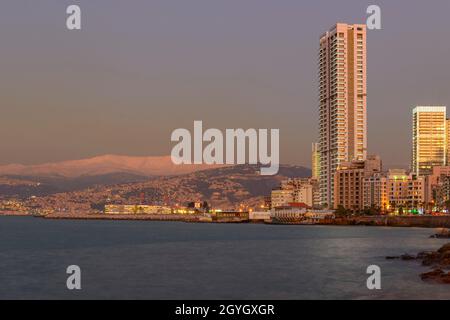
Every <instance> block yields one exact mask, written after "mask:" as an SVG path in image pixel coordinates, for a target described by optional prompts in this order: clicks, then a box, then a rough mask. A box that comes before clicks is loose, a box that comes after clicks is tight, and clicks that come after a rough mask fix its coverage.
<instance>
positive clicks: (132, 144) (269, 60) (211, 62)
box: [0, 1, 450, 168]
mask: <svg viewBox="0 0 450 320" xmlns="http://www.w3.org/2000/svg"><path fill="white" fill-rule="evenodd" d="M347 2H348V5H346V6H342V5H340V4H335V3H334V2H331V1H329V2H327V1H324V2H323V3H320V4H313V3H309V4H298V3H295V4H294V3H292V2H290V1H285V2H280V3H278V4H277V5H276V6H274V4H272V3H269V2H258V10H253V6H251V5H249V4H252V3H256V2H252V1H250V2H249V4H245V5H243V6H242V8H241V10H240V11H239V13H235V11H234V10H232V8H233V7H234V6H233V5H228V4H225V3H222V4H219V7H220V10H218V7H217V6H212V5H211V6H209V5H204V6H202V8H203V9H202V10H201V11H196V10H192V9H189V7H191V6H187V5H183V4H181V3H180V6H177V7H176V8H173V7H171V6H170V5H167V4H164V3H163V2H158V1H155V2H152V3H151V4H148V3H144V2H140V3H139V5H136V6H135V7H133V8H128V7H127V6H125V5H123V4H121V3H120V2H118V1H111V2H108V7H107V8H103V7H102V6H101V5H99V4H98V3H101V2H98V3H97V4H93V3H89V2H88V1H79V4H80V6H81V7H82V8H83V13H84V17H86V19H87V20H86V23H85V24H84V25H83V26H84V29H83V30H82V31H81V32H80V33H78V34H68V33H67V30H64V24H63V23H61V21H62V19H61V15H60V12H64V10H65V4H55V3H53V2H51V1H42V4H41V5H40V6H39V7H38V8H33V11H30V10H27V7H26V4H24V3H18V2H15V1H7V2H6V3H5V5H4V8H5V10H2V12H1V13H0V15H1V19H0V20H1V28H0V35H1V36H2V39H3V41H4V44H5V52H4V54H3V56H4V58H3V60H2V61H3V62H1V64H2V69H3V70H4V77H2V80H1V86H0V87H1V88H2V89H1V94H2V97H3V101H2V115H3V116H2V120H0V134H1V135H2V137H3V139H2V141H1V142H0V147H1V149H2V151H3V152H2V157H1V158H0V163H1V164H8V163H24V164H31V163H33V164H38V163H45V162H54V161H60V160H70V159H82V158H88V157H92V156H96V155H102V154H124V155H133V156H144V155H168V154H170V148H171V144H170V141H169V139H170V132H171V131H172V130H173V129H174V128H177V127H186V126H188V125H189V124H190V123H192V121H193V120H197V119H202V120H204V121H205V122H207V123H208V124H209V125H210V126H211V127H217V128H226V127H242V128H249V127H279V128H280V143H281V144H280V152H281V157H280V159H281V161H280V162H281V163H287V164H289V163H292V164H301V165H304V166H307V167H310V162H311V161H310V158H311V155H310V152H309V150H310V145H311V142H313V141H316V140H317V137H316V136H317V134H316V132H317V129H316V122H317V103H316V101H317V89H316V87H317V76H316V69H315V67H316V66H315V63H316V55H317V45H316V44H317V41H318V39H319V37H320V34H321V33H323V32H324V31H325V30H327V28H329V27H330V25H332V24H333V23H335V22H336V21H343V22H349V23H364V22H365V19H366V17H367V16H366V13H365V9H366V8H367V5H368V2H367V3H365V2H364V1H363V2H357V1H347ZM325 3H326V6H327V8H329V9H330V10H323V6H324V4H325ZM434 3H435V5H434V6H429V5H427V4H422V3H419V2H414V1H411V2H409V3H408V7H405V6H402V5H401V4H392V3H389V2H387V1H380V3H379V5H380V6H381V8H382V12H383V29H382V30H376V31H368V38H369V44H368V47H369V59H368V74H369V75H370V80H369V84H368V86H369V87H370V92H369V96H368V118H370V122H369V125H368V141H369V146H370V147H369V150H368V152H369V153H376V154H380V156H381V157H382V158H383V161H384V163H385V164H386V166H387V167H395V168H397V167H408V166H409V163H410V150H411V137H410V132H411V123H410V121H408V119H409V115H410V110H411V109H412V107H413V106H416V105H436V104H437V105H448V101H450V95H449V92H448V90H447V89H446V86H445V83H448V80H449V76H450V70H449V67H448V64H446V63H445V62H446V59H445V57H446V56H447V53H449V52H450V47H449V45H448V44H447V43H445V42H442V41H438V42H436V39H439V38H441V37H442V36H443V35H445V30H448V27H447V26H446V24H448V23H449V22H447V20H446V19H444V18H442V16H441V15H443V14H444V13H445V12H446V8H448V2H446V1H435V2H434ZM194 7H195V6H194ZM344 7H345V8H344ZM219 11H220V14H219ZM269 12H270V13H271V14H273V16H272V15H271V17H273V20H267V17H268V16H269V15H268V14H269ZM311 12H313V13H314V14H309V13H311ZM307 13H308V14H307ZM105 15H106V16H107V17H108V18H111V19H101V16H105ZM421 15H425V16H430V15H433V16H434V18H433V19H429V23H427V25H420V26H419V25H417V24H416V23H415V21H417V20H418V19H419V18H420V17H421ZM161 16H163V17H165V18H164V19H162V18H160V17H161ZM11 17H14V20H13V19H12V18H11ZM43 17H45V19H42V18H43ZM121 17H122V18H123V19H121ZM144 17H147V18H148V19H144ZM218 17H222V18H221V19H219V20H217V18H218ZM250 17H251V18H252V19H251V21H252V24H249V23H248V21H249V19H250ZM312 17H314V19H312ZM440 17H441V18H440ZM230 19H233V22H234V23H233V24H230V22H229V20H230ZM25 21H27V23H24V22H25ZM100 21H101V22H100ZM115 21H125V22H124V23H123V24H120V25H118V24H115ZM144 21H145V22H144ZM193 21H197V23H192V22H193ZM171 23H172V24H171ZM60 25H61V28H58V26H60ZM206 25H208V26H209V28H206V29H205V28H204V26H206ZM181 26H186V28H181ZM405 30H407V31H408V32H406V31H405ZM238 31H239V32H238ZM130 34H133V35H136V37H127V35H130ZM400 34H402V37H401V39H402V41H397V40H398V39H399V38H398V37H399V35H400ZM219 35H220V36H219ZM261 35H264V36H261ZM417 37H419V38H420V39H421V44H422V45H421V46H416V45H414V46H413V44H414V43H415V39H416V38H417ZM136 39H144V40H146V41H137V40H136ZM268 43H271V45H270V46H267V44H268ZM426 47H433V50H428V49H426ZM11 48H14V50H12V49H11ZM417 74H420V75H421V77H417ZM25 75H26V76H25ZM427 75H433V77H431V76H430V77H427ZM430 78H432V79H430ZM256 79H258V80H256ZM211 106H213V107H211ZM236 114H239V117H236ZM123 128H126V130H123Z"/></svg>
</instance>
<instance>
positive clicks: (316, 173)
mask: <svg viewBox="0 0 450 320" xmlns="http://www.w3.org/2000/svg"><path fill="white" fill-rule="evenodd" d="M311 172H312V174H311V176H312V178H313V179H316V180H319V177H320V151H319V144H318V143H317V142H314V143H313V144H312V152H311Z"/></svg>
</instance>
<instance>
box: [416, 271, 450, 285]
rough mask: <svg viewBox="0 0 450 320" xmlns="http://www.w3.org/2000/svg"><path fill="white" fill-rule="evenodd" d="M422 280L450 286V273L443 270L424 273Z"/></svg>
mask: <svg viewBox="0 0 450 320" xmlns="http://www.w3.org/2000/svg"><path fill="white" fill-rule="evenodd" d="M420 278H421V279H422V280H424V281H434V282H438V283H446V284H450V272H445V271H443V270H442V269H434V270H433V271H429V272H425V273H422V274H421V275H420Z"/></svg>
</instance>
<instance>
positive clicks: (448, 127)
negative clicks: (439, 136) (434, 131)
mask: <svg viewBox="0 0 450 320" xmlns="http://www.w3.org/2000/svg"><path fill="white" fill-rule="evenodd" d="M445 124H446V126H445V130H447V135H446V136H445V137H446V139H447V143H446V147H447V155H446V157H447V158H446V165H447V166H450V119H447V120H445Z"/></svg>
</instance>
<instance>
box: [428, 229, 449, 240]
mask: <svg viewBox="0 0 450 320" xmlns="http://www.w3.org/2000/svg"><path fill="white" fill-rule="evenodd" d="M430 238H438V239H450V229H442V230H440V231H439V232H438V233H436V234H433V235H431V236H430Z"/></svg>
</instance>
